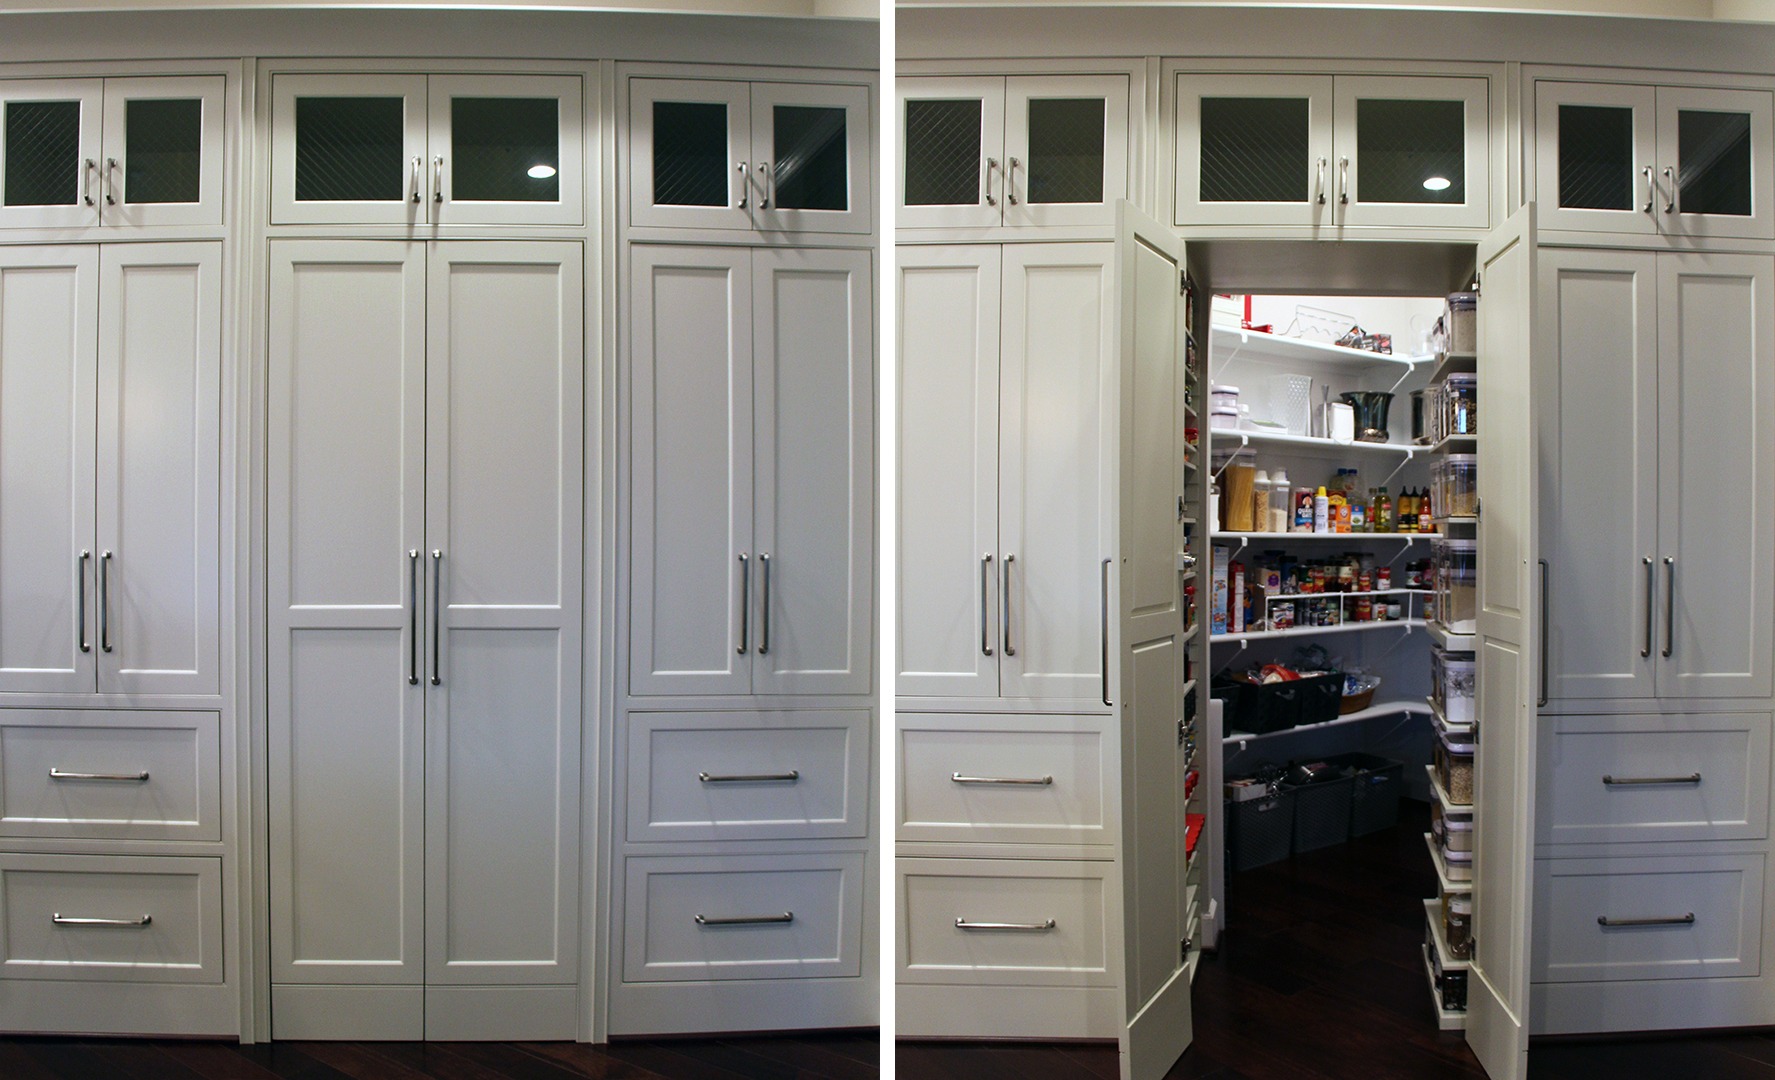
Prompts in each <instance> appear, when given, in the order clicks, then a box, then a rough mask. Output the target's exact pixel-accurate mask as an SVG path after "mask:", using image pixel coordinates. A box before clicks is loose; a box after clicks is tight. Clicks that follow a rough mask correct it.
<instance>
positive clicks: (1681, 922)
mask: <svg viewBox="0 0 1775 1080" xmlns="http://www.w3.org/2000/svg"><path fill="white" fill-rule="evenodd" d="M1694 924H1695V913H1694V912H1693V911H1691V912H1689V913H1688V914H1686V915H1662V916H1655V917H1653V918H1649V919H1611V918H1610V917H1608V916H1607V915H1598V916H1597V917H1596V925H1598V926H1693V925H1694Z"/></svg>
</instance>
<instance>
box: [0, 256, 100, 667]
mask: <svg viewBox="0 0 1775 1080" xmlns="http://www.w3.org/2000/svg"><path fill="white" fill-rule="evenodd" d="M98 326H99V253H98V249H97V248H96V247H11V248H0V594H3V595H4V596H5V597H6V602H5V603H4V604H0V690H5V691H35V692H45V693H91V692H92V690H93V687H94V685H95V683H94V678H95V675H94V672H95V670H96V669H95V664H96V662H97V657H98V651H97V645H96V644H95V642H96V640H97V638H96V635H97V633H98V627H97V623H96V621H95V619H94V611H95V610H96V609H95V606H94V602H95V597H94V580H95V578H94V571H93V556H94V554H95V553H94V552H93V551H92V545H93V527H94V526H93V512H94V502H93V489H92V485H93V475H94V472H93V469H94V460H93V457H94V454H95V452H96V450H97V445H98V437H97V434H96V432H95V428H94V425H95V423H96V422H97V415H96V412H95V410H94V408H93V397H94V394H95V393H96V390H95V384H96V381H97V379H98Z"/></svg>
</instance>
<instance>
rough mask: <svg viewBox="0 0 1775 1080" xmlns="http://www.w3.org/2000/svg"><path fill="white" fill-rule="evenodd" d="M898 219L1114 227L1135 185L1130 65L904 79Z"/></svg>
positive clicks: (941, 224) (947, 224)
mask: <svg viewBox="0 0 1775 1080" xmlns="http://www.w3.org/2000/svg"><path fill="white" fill-rule="evenodd" d="M897 87H898V91H899V107H900V128H901V133H902V139H903V143H902V150H903V152H902V153H901V155H900V174H899V187H900V190H899V193H898V206H899V210H898V217H897V219H896V222H897V225H898V227H901V228H984V227H990V226H997V225H1110V224H1113V223H1114V221H1115V201H1116V200H1117V199H1120V198H1125V197H1126V196H1127V194H1128V79H1127V77H1126V76H1122V75H1043V76H1010V77H998V76H986V77H972V78H966V77H964V78H950V77H924V76H916V77H912V78H905V79H900V80H898V82H897Z"/></svg>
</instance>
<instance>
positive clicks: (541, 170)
mask: <svg viewBox="0 0 1775 1080" xmlns="http://www.w3.org/2000/svg"><path fill="white" fill-rule="evenodd" d="M553 175H555V167H554V166H553V165H532V166H530V178H531V179H532V180H547V179H548V178H549V177H551V176H553ZM1424 186H1425V187H1429V186H1430V185H1429V184H1428V183H1425V185H1424ZM1442 186H1443V187H1447V186H1448V181H1447V180H1444V181H1443V182H1442Z"/></svg>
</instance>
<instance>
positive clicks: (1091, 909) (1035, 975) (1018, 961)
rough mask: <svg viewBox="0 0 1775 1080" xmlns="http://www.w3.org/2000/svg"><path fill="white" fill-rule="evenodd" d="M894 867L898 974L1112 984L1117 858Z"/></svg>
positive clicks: (904, 977) (904, 862)
mask: <svg viewBox="0 0 1775 1080" xmlns="http://www.w3.org/2000/svg"><path fill="white" fill-rule="evenodd" d="M894 865H895V873H896V874H897V875H898V877H899V890H898V894H899V919H900V931H899V934H898V935H897V941H898V948H899V980H900V981H901V982H906V983H963V984H975V985H991V984H996V985H1017V986H1113V985H1115V980H1114V979H1113V978H1112V977H1111V973H1110V940H1109V921H1108V913H1109V910H1110V905H1111V904H1112V903H1114V902H1115V893H1114V884H1113V882H1112V881H1111V878H1110V875H1111V874H1112V873H1113V872H1114V870H1115V864H1114V863H1111V862H1076V861H1061V860H1023V859H897V860H895V863H894ZM958 920H959V923H958Z"/></svg>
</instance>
